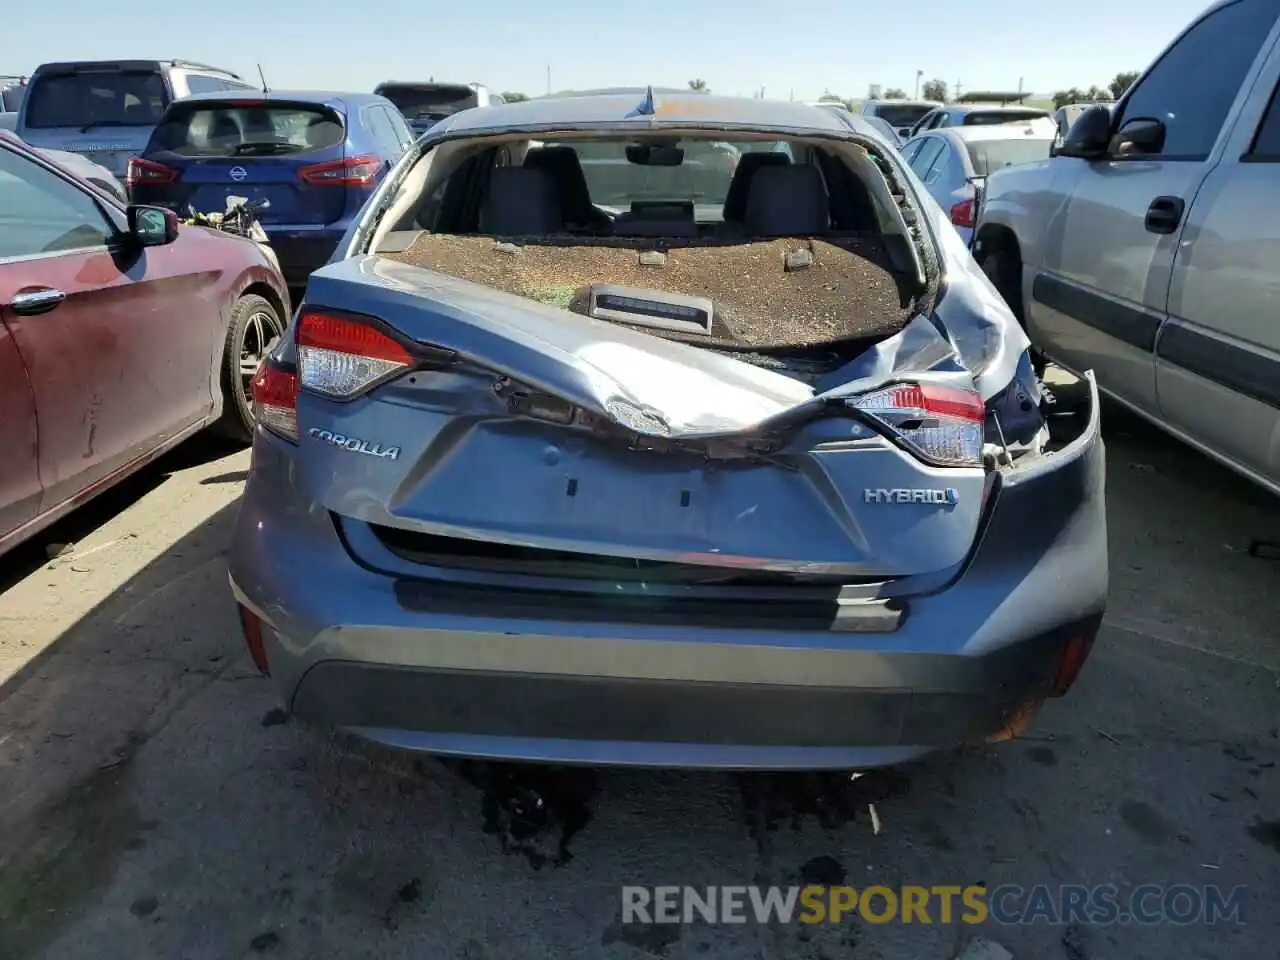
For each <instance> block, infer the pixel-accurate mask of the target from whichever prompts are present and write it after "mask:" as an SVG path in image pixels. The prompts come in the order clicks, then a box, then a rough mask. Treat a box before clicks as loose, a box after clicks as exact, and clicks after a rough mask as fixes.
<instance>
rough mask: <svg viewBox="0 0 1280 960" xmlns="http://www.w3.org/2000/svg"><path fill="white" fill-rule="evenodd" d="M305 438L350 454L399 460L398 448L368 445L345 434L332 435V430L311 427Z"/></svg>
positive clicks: (374, 444)
mask: <svg viewBox="0 0 1280 960" xmlns="http://www.w3.org/2000/svg"><path fill="white" fill-rule="evenodd" d="M307 436H308V437H311V439H313V440H323V441H324V442H325V443H330V444H333V446H335V447H341V448H342V449H343V450H350V451H351V452H352V453H363V454H366V455H368V456H370V457H380V458H381V459H383V460H398V459H399V458H400V448H399V447H384V446H383V445H382V444H380V443H370V442H369V441H368V440H361V439H360V438H359V437H348V436H346V435H345V434H341V433H334V432H333V431H332V430H321V429H320V428H319V427H312V428H311V429H310V430H308V431H307Z"/></svg>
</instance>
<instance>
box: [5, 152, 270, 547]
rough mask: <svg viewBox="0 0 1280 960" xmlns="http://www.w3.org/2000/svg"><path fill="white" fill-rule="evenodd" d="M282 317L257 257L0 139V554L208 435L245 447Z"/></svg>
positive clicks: (242, 243)
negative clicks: (256, 392) (256, 378)
mask: <svg viewBox="0 0 1280 960" xmlns="http://www.w3.org/2000/svg"><path fill="white" fill-rule="evenodd" d="M288 312H289V296H288V293H287V291H286V288H285V285H284V281H283V280H282V279H281V277H280V273H279V271H278V270H277V269H276V267H275V265H274V264H273V263H272V262H271V260H270V258H269V255H268V254H267V253H266V252H265V251H264V250H263V249H262V248H260V247H259V246H258V245H257V244H254V243H252V242H250V241H248V240H244V239H241V238H238V237H234V236H231V235H229V234H224V233H218V232H216V231H213V230H209V229H205V228H203V227H188V226H181V225H179V222H178V219H177V217H176V216H175V215H174V214H173V213H172V212H170V211H167V210H162V209H159V208H156V207H139V206H133V207H126V206H125V205H124V204H122V203H118V202H116V201H114V200H113V199H112V198H111V197H109V196H107V195H106V194H105V193H103V192H102V191H100V190H96V189H94V188H93V187H92V186H90V185H88V184H86V183H84V182H82V181H80V180H78V179H76V178H75V177H74V176H73V175H72V174H70V173H68V172H67V171H66V170H64V169H62V168H61V167H59V166H57V165H55V164H54V163H52V162H51V161H49V160H48V159H47V158H44V157H42V156H40V155H39V154H38V153H37V152H35V151H34V150H32V149H30V148H29V147H27V146H25V145H24V144H22V143H21V142H20V141H18V140H17V139H16V138H13V137H11V136H8V135H5V134H0V553H3V552H4V551H5V550H7V549H9V548H10V547H12V546H14V545H15V544H17V543H18V542H20V541H22V540H25V539H26V538H28V537H30V536H32V535H33V534H35V533H36V532H38V531H39V530H41V529H42V528H44V527H45V526H47V525H48V524H50V523H52V522H53V521H54V520H56V519H58V518H59V517H61V516H62V515H63V514H65V513H67V512H68V511H69V510H71V509H72V508H73V507H75V506H76V505H77V504H80V503H83V502H84V501H85V500H87V499H89V498H90V497H92V496H94V495H95V494H97V493H99V492H101V491H102V490H104V489H105V488H107V487H108V486H110V485H111V484H113V483H115V482H116V481H118V480H120V479H122V478H124V477H125V476H127V475H128V474H129V473H131V472H133V471H134V470H137V469H138V468H139V467H141V466H143V465H144V464H146V463H147V462H149V461H150V460H153V459H154V458H155V457H157V456H159V455H160V454H161V453H163V452H164V451H166V450H168V449H170V448H171V447H173V446H175V445H177V444H178V443H181V442H182V441H183V440H184V439H186V438H187V437H189V436H191V435H192V434H194V433H196V432H197V431H199V430H202V429H204V428H205V427H214V428H215V429H218V430H219V431H220V432H222V433H224V434H227V435H229V436H232V437H235V438H238V439H241V440H248V439H249V437H250V436H251V431H252V426H253V420H252V408H251V397H250V395H249V393H248V387H249V381H250V379H251V378H252V375H253V373H254V372H255V371H256V369H257V366H258V361H259V360H260V358H261V357H262V356H263V355H264V354H265V351H266V348H267V345H268V344H269V343H270V342H271V340H272V339H274V338H275V337H276V336H277V335H278V334H280V333H281V332H283V330H284V328H285V325H286V322H287V317H288Z"/></svg>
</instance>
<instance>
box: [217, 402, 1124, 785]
mask: <svg viewBox="0 0 1280 960" xmlns="http://www.w3.org/2000/svg"><path fill="white" fill-rule="evenodd" d="M1097 421H1098V417H1097V409H1096V392H1095V404H1094V410H1093V412H1092V415H1091V417H1090V423H1089V427H1088V429H1087V431H1086V432H1085V434H1084V435H1083V436H1081V437H1080V439H1079V440H1077V441H1076V442H1075V443H1073V444H1072V445H1071V446H1070V447H1069V448H1067V449H1066V450H1064V451H1062V452H1059V453H1057V454H1054V455H1052V456H1049V457H1045V458H1042V459H1041V460H1040V461H1038V462H1037V463H1036V464H1034V465H1031V466H1029V467H1028V468H1024V469H1022V470H1020V471H1014V472H1013V473H1011V474H1009V475H1008V476H1007V479H1006V481H1005V483H1004V485H1003V487H1002V489H1001V490H1000V491H999V492H998V494H997V495H996V499H995V503H994V506H993V508H992V511H991V514H990V518H989V520H988V522H987V525H986V528H985V533H984V535H983V537H982V539H981V542H980V544H979V545H978V547H977V548H976V550H975V552H974V554H973V555H972V557H971V558H970V559H969V560H968V561H967V563H966V566H965V567H964V569H963V570H960V571H957V572H956V576H955V578H954V579H953V580H952V581H951V582H950V583H949V584H947V585H945V586H942V585H937V586H935V589H934V590H933V592H931V593H928V594H917V595H914V596H907V597H904V598H901V600H900V603H901V606H902V608H903V610H904V616H903V617H901V618H900V620H899V621H897V622H896V627H892V626H890V627H885V628H884V629H882V630H870V631H852V632H835V631H832V630H823V629H817V628H814V627H812V626H809V627H804V628H798V629H783V628H777V627H770V628H759V627H757V628H750V627H743V626H741V625H738V624H734V625H726V624H725V623H717V622H711V623H701V622H697V623H695V622H693V621H692V620H691V621H689V622H687V623H683V624H676V623H671V622H670V621H669V619H667V618H654V619H652V620H646V619H644V618H636V617H630V618H622V617H617V618H612V619H610V618H608V617H607V616H602V615H596V616H593V617H582V616H573V617H571V616H567V615H565V614H564V612H563V610H557V609H547V610H543V611H541V612H538V613H531V612H529V611H528V610H527V609H526V608H524V607H522V606H521V605H520V604H515V605H513V604H511V603H510V601H509V598H508V597H506V596H505V595H504V594H502V593H499V592H495V591H490V590H480V591H477V589H476V588H474V587H469V588H458V587H449V586H446V585H443V584H440V583H438V582H424V581H415V582H409V583H406V581H405V580H404V579H403V578H401V579H396V578H395V577H390V576H387V575H385V574H382V573H379V572H376V571H374V570H370V569H368V568H366V567H364V566H361V565H358V564H357V563H356V562H355V561H354V560H353V559H352V557H351V555H350V554H349V553H348V551H347V549H346V547H345V546H344V544H343V542H342V540H341V537H340V536H339V533H338V531H337V528H336V526H335V524H334V522H333V519H332V518H331V516H330V515H329V514H328V513H327V512H326V511H325V510H323V509H322V508H320V507H318V506H315V505H313V504H311V503H310V501H309V500H308V498H307V496H306V491H304V490H300V489H297V488H296V487H295V486H294V485H293V484H295V483H296V482H297V480H296V478H297V476H298V471H293V470H291V469H290V462H291V457H292V453H293V451H292V448H289V447H287V445H284V444H282V443H280V442H278V441H277V440H275V439H274V438H272V437H270V436H266V435H263V434H262V432H261V431H259V436H258V437H257V440H256V441H255V450H254V458H255V462H254V469H253V471H252V473H251V476H250V479H249V482H248V485H247V487H246V491H245V495H244V500H243V503H242V507H241V513H240V517H239V520H238V527H237V532H236V537H235V542H234V546H233V550H232V554H231V564H230V566H231V571H230V572H231V583H232V589H233V591H234V593H235V596H236V598H237V600H238V602H240V603H241V604H243V605H244V606H245V607H246V608H248V609H249V610H251V611H252V612H253V613H255V614H256V615H257V616H258V617H259V618H261V620H262V621H263V623H264V625H265V626H266V627H267V629H265V630H264V635H265V646H266V654H267V659H268V661H269V663H270V665H271V672H272V675H273V678H274V679H275V681H276V683H277V684H278V686H279V688H280V690H281V693H282V694H283V696H284V699H285V701H286V702H287V703H288V704H289V706H290V707H291V709H292V710H293V711H294V712H295V713H296V714H298V715H299V716H300V717H303V718H305V719H308V720H312V721H316V722H320V723H323V724H332V725H336V726H339V727H343V728H347V729H349V730H352V731H354V732H356V733H358V734H361V735H363V736H366V737H369V738H371V739H373V740H377V741H380V742H383V743H387V744H391V745H395V746H398V747H404V748H408V749H416V750H423V751H427V752H432V753H442V754H449V753H452V754H461V755H468V756H484V757H491V758H505V759H520V760H537V761H554V762H580V763H614V764H645V765H662V766H699V767H733V768H759V769H797V768H824V767H826V768H858V767H868V766H874V765H878V764H886V763H896V762H901V761H904V760H907V759H910V758H912V757H915V756H918V755H920V754H923V753H926V752H928V751H930V750H932V749H937V748H942V747H947V746H951V745H955V744H960V743H965V742H973V741H980V740H983V739H987V738H990V737H992V736H993V735H998V734H999V733H1000V732H1001V731H1003V730H1004V729H1006V728H1007V727H1008V726H1010V725H1011V724H1013V723H1015V722H1016V720H1017V718H1018V717H1020V716H1022V715H1024V714H1025V713H1026V711H1027V709H1028V707H1034V706H1036V705H1038V703H1039V702H1040V701H1041V700H1042V699H1043V698H1045V697H1046V696H1050V695H1053V694H1054V693H1058V692H1061V690H1058V689H1055V682H1056V680H1057V677H1058V671H1059V669H1060V666H1061V664H1062V660H1063V655H1064V651H1065V650H1066V649H1067V648H1068V645H1069V644H1071V642H1072V641H1073V640H1077V639H1078V638H1084V642H1085V643H1091V642H1092V638H1093V635H1094V634H1095V633H1096V630H1097V627H1098V624H1099V622H1100V620H1101V617H1102V613H1103V610H1104V607H1105V603H1106V591H1107V549H1106V521H1105V514H1104V503H1103V499H1104V490H1103V479H1104V463H1103V449H1102V444H1101V440H1100V438H1099V435H1098V422H1097ZM315 584H324V588H323V589H317V588H316V587H315ZM424 597H426V598H427V600H426V601H424V599H423V598H424Z"/></svg>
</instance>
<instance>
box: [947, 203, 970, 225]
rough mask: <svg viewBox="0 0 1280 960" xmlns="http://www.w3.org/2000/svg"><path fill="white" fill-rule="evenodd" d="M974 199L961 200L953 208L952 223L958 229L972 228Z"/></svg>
mask: <svg viewBox="0 0 1280 960" xmlns="http://www.w3.org/2000/svg"><path fill="white" fill-rule="evenodd" d="M973 208H974V202H973V198H972V197H970V198H969V199H968V200H961V201H960V202H959V203H956V204H953V205H952V207H951V222H952V224H954V225H955V226H957V227H972V226H973V213H974V210H973Z"/></svg>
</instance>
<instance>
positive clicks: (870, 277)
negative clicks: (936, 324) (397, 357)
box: [383, 233, 912, 348]
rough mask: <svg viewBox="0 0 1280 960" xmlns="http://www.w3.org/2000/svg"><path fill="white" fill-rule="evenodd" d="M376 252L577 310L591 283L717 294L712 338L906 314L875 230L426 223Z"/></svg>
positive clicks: (874, 325) (763, 338)
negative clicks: (614, 231) (612, 232)
mask: <svg viewBox="0 0 1280 960" xmlns="http://www.w3.org/2000/svg"><path fill="white" fill-rule="evenodd" d="M801 251H804V252H807V253H808V255H809V256H808V258H807V259H808V260H809V262H808V264H807V265H801V264H799V263H797V261H803V260H804V259H806V258H805V257H804V256H803V254H802V255H801V256H799V257H797V256H795V255H796V254H797V253H798V252H801ZM658 254H660V255H661V256H658ZM383 256H385V257H388V258H389V259H393V260H397V261H399V262H401V263H407V264H411V265H413V266H418V267H426V268H428V269H431V270H436V271H438V272H440V273H444V274H448V275H449V276H454V277H460V278H461V279H463V280H469V281H471V282H473V283H481V284H484V285H485V286H488V287H493V288H495V289H498V290H503V291H506V292H508V293H513V294H517V295H518V296H523V297H528V298H530V299H533V300H537V301H540V302H543V303H551V304H555V305H557V306H561V307H566V308H569V309H575V310H580V311H581V304H582V303H583V301H584V299H585V292H586V290H587V289H588V288H589V287H590V286H591V285H592V284H598V283H609V284H619V285H622V286H627V287H638V288H643V289H648V290H654V291H661V292H665V293H679V294H683V295H686V296H693V297H706V298H708V299H710V300H711V301H712V302H713V303H714V304H715V319H714V322H713V326H712V331H711V334H712V336H711V341H712V342H713V343H722V344H732V345H735V346H750V347H757V348H768V347H808V346H817V345H820V344H823V343H830V342H832V341H837V340H849V339H874V340H878V339H883V338H885V337H888V336H892V335H893V334H895V333H897V332H898V331H899V330H901V329H902V328H903V327H904V326H905V325H906V323H907V321H908V320H910V318H911V315H912V309H911V307H912V303H911V299H910V294H909V291H908V288H907V286H906V284H905V283H904V282H902V281H901V280H900V279H899V278H898V277H896V276H895V275H894V273H893V272H892V270H891V268H890V266H889V258H888V255H887V252H886V250H885V248H884V245H883V242H882V241H881V240H880V239H879V238H875V237H865V236H852V237H839V238H834V237H833V238H830V239H821V240H819V239H803V238H801V239H793V238H785V239H775V240H754V241H747V242H727V241H715V240H701V239H700V240H697V241H664V242H662V243H661V244H655V242H654V240H653V239H645V240H639V239H635V238H620V237H610V238H607V239H590V238H583V237H572V238H570V237H565V238H538V239H536V240H535V239H528V238H520V239H514V238H495V237H487V236H486V237H479V236H458V235H448V234H425V233H424V234H422V235H421V236H419V237H418V238H417V239H416V240H415V241H414V242H413V243H412V244H411V245H410V246H409V247H408V248H407V249H406V250H404V251H398V252H395V253H385V254H383ZM789 257H790V258H791V263H790V264H788V258H789ZM642 261H643V262H642ZM651 261H653V262H655V263H653V265H650V262H651ZM581 312H584V311H581Z"/></svg>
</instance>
